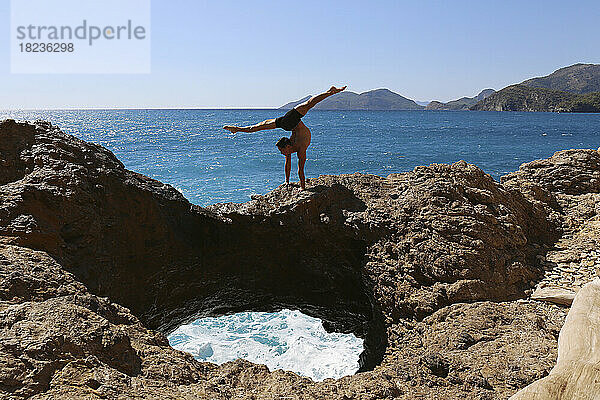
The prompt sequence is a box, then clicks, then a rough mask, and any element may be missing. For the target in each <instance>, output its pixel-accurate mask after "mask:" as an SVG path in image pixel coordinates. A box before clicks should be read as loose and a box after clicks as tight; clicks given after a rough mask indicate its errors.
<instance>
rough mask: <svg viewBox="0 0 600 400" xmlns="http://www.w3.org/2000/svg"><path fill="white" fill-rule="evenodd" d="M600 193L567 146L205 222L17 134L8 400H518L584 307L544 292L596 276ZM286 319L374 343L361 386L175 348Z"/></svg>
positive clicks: (173, 200) (312, 188) (6, 144)
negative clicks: (219, 324) (198, 331)
mask: <svg viewBox="0 0 600 400" xmlns="http://www.w3.org/2000/svg"><path fill="white" fill-rule="evenodd" d="M599 193H600V154H599V153H598V152H597V151H595V150H566V151H561V152H558V153H556V154H555V155H554V156H553V157H551V158H549V159H546V160H537V161H533V162H531V163H527V164H524V165H522V166H521V168H520V169H519V171H517V172H514V173H511V174H508V175H507V176H505V177H503V178H502V181H501V183H498V182H496V181H494V180H493V179H492V178H491V177H490V176H489V175H487V174H485V173H484V172H483V171H481V170H480V169H479V168H477V167H476V166H474V165H471V164H468V163H466V162H464V161H460V162H457V163H454V164H451V165H445V164H433V165H430V166H423V167H416V168H415V169H414V170H413V171H411V172H407V173H401V174H391V175H389V176H387V177H378V176H373V175H365V174H352V175H339V176H321V177H319V178H316V179H311V180H310V182H309V185H308V190H307V191H305V192H301V191H299V190H298V189H291V188H286V187H283V186H282V187H279V188H277V189H275V190H274V191H272V192H270V193H268V194H266V195H264V196H256V197H254V198H253V199H252V200H251V201H249V202H247V203H243V204H232V203H228V204H215V205H213V206H210V207H207V208H202V207H198V206H195V205H192V204H190V203H189V202H187V200H185V198H184V197H183V196H182V195H181V194H180V193H179V192H177V191H176V190H175V189H173V188H172V187H171V186H169V185H166V184H163V183H161V182H158V181H155V180H153V179H150V178H148V177H145V176H143V175H140V174H137V173H134V172H131V171H128V170H126V169H125V168H124V166H123V164H122V163H121V162H119V160H117V159H116V157H115V156H114V155H113V154H112V153H111V152H110V151H108V150H106V149H104V148H102V147H101V146H98V145H94V144H90V143H86V142H84V141H82V140H79V139H77V138H75V137H73V136H70V135H66V134H64V133H62V132H61V131H60V130H58V129H57V128H55V127H53V126H52V125H50V124H48V123H45V122H36V123H35V124H29V123H17V122H14V121H11V120H6V121H3V122H1V123H0V196H1V197H0V198H1V204H0V397H2V398H9V399H22V398H34V399H81V398H86V399H96V398H98V399H101V398H104V399H106V398H108V399H113V398H114V399H117V398H149V399H150V398H161V399H163V398H164V399H197V398H207V399H234V398H239V399H279V398H289V399H309V398H315V399H323V398H331V399H338V398H339V399H391V398H404V399H414V398H430V399H456V398H473V399H505V398H507V397H509V396H511V395H513V394H514V393H516V392H517V391H518V390H519V389H522V388H524V387H525V386H527V385H529V384H531V383H533V382H535V381H536V380H538V379H541V378H543V377H545V376H547V375H548V373H549V372H550V370H551V369H552V368H553V366H554V364H555V362H556V357H557V339H558V335H559V332H560V329H561V327H562V326H563V323H564V320H565V317H566V315H567V312H568V307H566V306H565V304H566V305H568V304H570V301H568V299H567V300H566V301H565V296H562V297H560V296H559V297H560V299H559V300H560V301H558V303H560V304H556V303H557V301H555V299H554V297H556V295H557V294H556V292H549V293H550V295H548V294H547V293H546V295H543V293H542V295H540V291H543V290H545V289H548V288H550V289H553V290H558V289H560V290H564V291H567V296H566V297H567V298H568V297H569V296H570V294H571V293H572V294H573V295H574V294H575V293H576V292H577V291H578V290H579V288H581V287H582V286H583V285H584V284H585V283H587V282H589V281H591V280H592V279H593V278H594V277H596V276H597V270H596V268H597V267H596V266H597V265H598V264H600V262H599V261H598V260H599V255H600V253H598V252H597V251H596V249H597V243H598V240H600V229H599V227H600V225H599V224H600V219H599V218H600V217H599V213H600V194H599ZM536 293H537V295H536ZM540 296H541V297H540ZM553 296H554V297H553ZM532 297H533V298H532ZM536 298H541V299H542V300H548V301H537V300H534V299H536ZM284 307H287V308H293V309H299V310H301V311H302V312H304V313H306V314H308V315H312V316H315V317H318V318H321V319H322V320H323V323H324V326H325V328H326V329H327V330H329V331H336V332H353V333H355V334H356V335H357V336H360V337H363V338H365V351H364V353H363V354H362V355H361V371H362V372H360V373H357V374H355V375H353V376H348V377H344V378H341V379H338V380H332V379H328V380H325V381H324V382H313V381H311V380H310V379H308V378H303V377H300V376H298V375H296V374H294V373H291V372H285V371H273V372H269V371H268V369H267V368H266V367H265V366H261V365H255V364H252V363H250V362H247V361H244V360H237V361H235V362H229V363H226V364H223V365H221V366H217V365H214V364H210V363H201V362H198V361H196V360H194V359H193V358H192V357H191V356H190V355H188V354H185V353H183V352H180V351H176V350H174V349H172V348H171V347H170V346H169V344H168V341H167V340H166V337H165V334H166V333H168V332H170V331H171V330H172V329H174V328H175V327H177V326H179V325H181V324H182V323H185V322H188V321H190V320H193V319H195V318H197V317H198V316H209V315H213V316H214V315H222V314H225V313H231V312H238V311H246V310H252V311H273V310H277V309H281V308H284Z"/></svg>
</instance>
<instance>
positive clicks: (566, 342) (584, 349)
mask: <svg viewBox="0 0 600 400" xmlns="http://www.w3.org/2000/svg"><path fill="white" fill-rule="evenodd" d="M599 304H600V279H595V280H593V281H592V282H589V283H587V284H586V285H585V286H584V287H583V288H582V289H581V290H580V291H579V293H577V296H576V297H575V300H574V301H573V306H572V307H571V309H570V310H569V314H568V315H567V319H566V321H565V324H564V326H563V328H562V329H561V331H560V335H559V339H558V359H557V360H556V366H555V367H554V368H553V369H552V371H550V374H549V375H548V376H546V377H545V378H542V379H540V380H538V381H536V382H534V383H533V384H531V385H529V386H527V387H526V388H524V389H522V390H520V391H519V392H518V393H517V394H515V395H514V396H512V397H511V400H521V399H523V400H525V399H527V400H560V399H582V400H584V399H585V400H594V399H598V398H599V397H600V381H599V380H598V369H599V368H600V353H599V346H598V345H599V344H600V332H599V330H598V328H599V327H600V314H598V305H599Z"/></svg>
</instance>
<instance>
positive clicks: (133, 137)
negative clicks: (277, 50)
mask: <svg viewBox="0 0 600 400" xmlns="http://www.w3.org/2000/svg"><path fill="white" fill-rule="evenodd" d="M281 113H282V112H281V111H278V110H86V111H0V118H15V119H28V120H34V119H37V118H41V119H46V120H50V121H51V122H53V123H54V124H56V125H59V126H60V127H61V128H63V130H64V131H66V132H68V133H72V134H74V135H76V136H79V137H81V138H83V139H85V140H88V141H93V142H96V143H99V144H101V145H103V146H105V147H107V148H109V149H110V150H112V151H113V152H114V153H115V154H116V155H117V157H119V159H120V160H121V161H122V162H123V163H124V164H125V165H126V167H127V168H129V169H132V170H135V171H137V172H141V173H143V174H146V175H148V176H151V177H153V178H156V179H159V180H161V181H163V182H167V183H170V184H172V185H173V186H175V187H176V188H178V189H179V190H180V191H181V192H182V193H183V194H184V195H185V196H186V197H187V198H188V199H189V200H190V201H191V202H192V203H195V204H199V205H207V204H211V203H215V202H224V201H234V202H243V201H247V200H248V199H249V196H250V195H251V194H253V193H265V192H267V191H269V190H271V189H273V188H275V187H277V186H278V185H279V184H281V183H282V182H283V181H284V173H283V160H284V159H283V157H282V156H281V154H279V152H278V150H277V148H276V147H275V142H276V141H277V140H278V139H279V138H280V137H281V136H283V135H284V134H289V133H288V132H285V131H283V130H276V131H263V132H258V133H253V134H247V133H246V134H244V133H241V134H237V135H230V134H229V133H228V132H226V131H224V130H222V129H221V127H222V126H223V125H224V124H228V123H232V124H253V123H256V122H259V121H262V120H264V119H267V118H274V117H276V116H278V115H280V114H281ZM303 120H304V122H305V123H306V124H307V126H308V127H309V128H310V129H311V131H312V143H311V146H310V148H309V150H308V157H309V161H308V162H307V164H306V175H307V177H309V178H310V177H316V176H318V175H319V174H341V173H353V172H356V171H361V172H367V173H372V174H378V175H387V174H389V173H391V172H403V171H409V170H412V169H413V168H414V167H415V166H416V165H426V164H430V163H434V162H438V163H439V162H444V163H450V162H454V161H458V160H461V159H463V160H466V161H468V162H471V163H474V164H476V165H478V166H479V167H481V168H482V169H483V170H484V171H486V172H487V173H489V174H491V175H492V176H493V177H494V178H496V179H498V178H499V177H500V176H501V175H503V174H505V173H507V172H510V171H513V170H516V169H518V167H519V165H520V164H521V163H523V162H527V161H531V160H533V159H536V158H545V157H549V156H551V155H552V153H554V152H555V151H557V150H562V149H568V148H594V149H596V148H598V147H599V146H600V140H599V139H600V115H598V114H552V113H498V112H468V111H465V112H461V111H317V110H312V111H311V112H309V113H308V115H306V116H305V117H304V119H303ZM295 162H296V161H295V160H294V166H293V170H292V177H293V179H296V180H297V177H295Z"/></svg>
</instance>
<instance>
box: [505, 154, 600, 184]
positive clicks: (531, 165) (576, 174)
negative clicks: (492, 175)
mask: <svg viewBox="0 0 600 400" xmlns="http://www.w3.org/2000/svg"><path fill="white" fill-rule="evenodd" d="M513 180H517V181H521V182H522V181H528V182H532V183H535V184H537V185H539V186H540V187H542V188H543V189H545V190H547V191H549V192H554V193H562V194H570V195H580V194H585V193H598V192H600V154H599V153H598V152H597V151H596V150H562V151H557V152H556V153H554V155H553V156H552V157H550V158H548V159H543V160H535V161H531V162H528V163H526V164H523V165H521V167H520V168H519V170H518V171H516V172H512V173H510V174H507V175H505V176H503V177H502V178H501V181H502V183H510V181H513Z"/></svg>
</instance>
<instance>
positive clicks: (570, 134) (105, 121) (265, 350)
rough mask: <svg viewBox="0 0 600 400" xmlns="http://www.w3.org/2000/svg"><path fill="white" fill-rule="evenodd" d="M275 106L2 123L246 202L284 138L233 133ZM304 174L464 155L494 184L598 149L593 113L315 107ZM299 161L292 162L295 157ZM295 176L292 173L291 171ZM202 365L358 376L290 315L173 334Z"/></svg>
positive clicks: (407, 166)
mask: <svg viewBox="0 0 600 400" xmlns="http://www.w3.org/2000/svg"><path fill="white" fill-rule="evenodd" d="M280 114H281V112H280V111H277V110H89V111H0V119H3V118H14V119H27V120H35V119H45V120H49V121H51V122H52V123H53V124H55V125H58V126H60V127H61V128H62V129H63V130H64V131H66V132H68V133H72V134H74V135H76V136H78V137H80V138H82V139H85V140H87V141H92V142H96V143H99V144H101V145H103V146H105V147H107V148H109V149H110V150H112V151H113V152H114V153H115V155H116V156H117V157H118V158H119V159H120V160H121V161H122V162H123V163H124V164H125V166H126V167H127V168H129V169H131V170H134V171H137V172H141V173H143V174H145V175H148V176H151V177H153V178H156V179H158V180H161V181H163V182H166V183H170V184H172V185H173V186H175V187H176V188H177V189H178V190H180V191H181V192H182V193H183V194H184V195H185V196H186V197H187V198H188V199H189V200H190V201H191V202H192V203H195V204H199V205H207V204H212V203H215V202H227V201H233V202H243V201H247V200H249V197H250V195H251V194H253V193H265V192H268V191H269V190H271V189H273V188H275V187H277V186H278V185H279V184H281V183H282V182H283V181H284V173H283V161H284V159H283V157H282V156H281V155H280V154H279V151H278V150H277V148H276V147H275V142H276V141H277V140H278V139H279V138H280V137H281V136H283V135H284V134H286V133H287V132H284V131H282V130H278V131H263V132H258V133H254V134H237V135H231V134H229V133H228V132H226V131H224V130H222V129H221V127H222V126H223V125H224V124H253V123H256V122H260V121H262V120H264V119H267V118H274V117H276V116H278V115H280ZM304 122H305V123H306V124H307V126H308V127H309V128H310V129H311V131H312V143H311V146H310V148H309V150H308V158H309V160H308V162H307V164H306V175H307V177H309V178H310V177H316V176H318V175H319V174H342V173H353V172H356V171H361V172H366V173H372V174H377V175H387V174H389V173H392V172H403V171H409V170H412V169H413V168H414V167H415V166H417V165H426V164H430V163H434V162H436V163H451V162H455V161H458V160H461V159H462V160H466V161H468V162H470V163H474V164H476V165H478V166H479V167H480V168H482V169H483V170H484V171H486V172H488V173H489V174H491V175H492V176H493V177H494V178H495V179H499V177H500V176H501V175H504V174H506V173H507V172H510V171H514V170H516V169H518V167H519V165H520V164H521V163H523V162H528V161H531V160H533V159H537V158H545V157H549V156H551V155H552V154H553V153H554V152H555V151H558V150H563V149H569V148H594V149H596V148H598V147H599V146H600V115H598V114H550V113H496V112H460V111H457V112H451V111H381V112H377V111H369V112H363V111H316V110H313V111H311V112H310V113H309V114H308V115H307V116H306V117H304ZM294 163H295V161H294ZM292 174H293V175H292V177H293V179H297V178H296V177H295V175H294V174H295V172H294V171H293V172H292ZM169 340H170V343H171V345H172V346H173V347H175V348H178V349H181V350H184V351H188V352H190V353H191V354H193V355H194V357H196V358H197V359H199V360H203V361H212V362H216V363H222V362H226V361H230V360H234V359H236V358H238V357H242V358H246V359H249V360H251V361H254V362H258V363H264V364H266V365H267V366H268V367H269V368H271V369H277V368H283V369H287V370H292V371H295V372H298V373H300V374H303V375H306V376H309V377H311V378H313V379H315V380H322V379H324V378H328V377H333V378H336V377H340V376H343V375H348V374H351V373H354V372H355V371H356V370H357V369H358V357H359V354H360V353H361V352H362V340H361V339H359V338H356V337H354V336H353V335H343V334H327V333H326V332H325V331H324V329H323V327H322V325H321V323H320V321H319V320H317V319H314V318H311V317H308V316H306V315H303V314H301V313H300V312H298V311H290V310H282V311H280V312H277V313H241V314H235V315H231V316H224V317H220V318H205V319H199V320H197V321H195V322H193V323H191V324H188V325H184V326H182V327H179V328H178V329H177V330H176V331H175V332H173V333H172V334H171V335H170V336H169Z"/></svg>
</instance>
